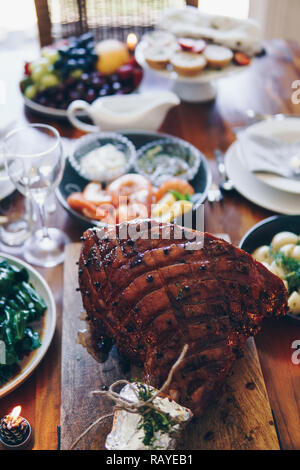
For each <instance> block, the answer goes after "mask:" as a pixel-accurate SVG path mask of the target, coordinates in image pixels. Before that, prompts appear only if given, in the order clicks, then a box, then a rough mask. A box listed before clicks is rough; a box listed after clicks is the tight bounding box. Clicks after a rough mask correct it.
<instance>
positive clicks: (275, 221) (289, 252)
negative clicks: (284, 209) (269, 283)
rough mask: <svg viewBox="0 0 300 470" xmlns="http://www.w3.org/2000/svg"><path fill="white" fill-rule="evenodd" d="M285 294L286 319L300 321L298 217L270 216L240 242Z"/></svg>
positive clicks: (299, 226) (299, 219)
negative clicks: (281, 286)
mask: <svg viewBox="0 0 300 470" xmlns="http://www.w3.org/2000/svg"><path fill="white" fill-rule="evenodd" d="M240 248H242V249H243V250H245V251H247V252H248V253H250V254H251V255H252V256H253V258H254V259H256V260H257V261H259V262H260V263H262V264H263V265H264V266H265V267H266V268H267V269H269V270H270V271H271V272H272V273H273V274H275V275H276V276H278V277H280V278H281V279H282V281H283V283H284V284H285V287H286V289H287V291H288V294H289V295H288V306H289V311H288V317H290V318H293V319H296V320H297V321H299V320H300V215H278V216H273V217H269V218H268V219H265V220H263V221H262V222H259V223H258V224H256V225H255V226H254V227H252V228H251V229H250V230H249V231H248V232H247V233H246V235H245V236H244V237H243V239H242V240H241V242H240Z"/></svg>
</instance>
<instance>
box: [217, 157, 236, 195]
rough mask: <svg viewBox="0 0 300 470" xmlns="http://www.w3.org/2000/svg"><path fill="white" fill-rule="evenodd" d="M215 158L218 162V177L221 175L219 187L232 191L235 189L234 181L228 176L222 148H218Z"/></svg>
mask: <svg viewBox="0 0 300 470" xmlns="http://www.w3.org/2000/svg"><path fill="white" fill-rule="evenodd" d="M214 154H215V159H216V163H217V170H218V177H219V188H220V190H221V191H222V190H224V191H232V190H233V189H234V185H233V182H232V181H231V180H230V179H229V178H228V176H227V173H226V167H225V162H224V153H223V152H221V150H219V149H216V150H215V152H214Z"/></svg>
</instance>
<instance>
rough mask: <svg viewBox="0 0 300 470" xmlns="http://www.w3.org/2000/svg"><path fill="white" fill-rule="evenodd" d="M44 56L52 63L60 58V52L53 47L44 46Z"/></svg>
mask: <svg viewBox="0 0 300 470" xmlns="http://www.w3.org/2000/svg"><path fill="white" fill-rule="evenodd" d="M42 57H44V58H46V59H47V60H48V62H49V64H50V65H52V64H54V62H56V61H57V60H58V59H59V58H60V55H59V52H58V51H57V50H56V49H53V48H52V47H44V48H43V49H42Z"/></svg>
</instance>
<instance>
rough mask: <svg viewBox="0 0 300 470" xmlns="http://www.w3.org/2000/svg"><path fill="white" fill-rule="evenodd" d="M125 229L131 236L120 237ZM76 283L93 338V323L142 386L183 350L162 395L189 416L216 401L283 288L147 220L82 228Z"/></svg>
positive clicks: (234, 253)
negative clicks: (136, 368) (137, 369)
mask: <svg viewBox="0 0 300 470" xmlns="http://www.w3.org/2000/svg"><path fill="white" fill-rule="evenodd" d="M130 228H134V229H135V230H134V233H135V234H136V235H137V236H135V237H132V238H129V237H126V236H125V237H124V229H126V230H128V229H130ZM121 233H122V236H121ZM192 236H195V237H196V238H195V240H194V241H191V238H192ZM79 286H80V290H81V293H82V299H83V304H84V307H85V309H86V312H87V315H88V317H89V319H90V321H91V323H92V324H93V325H94V327H95V329H96V330H95V331H99V325H100V329H101V331H102V332H103V333H105V334H106V335H108V337H110V338H113V339H114V340H115V341H116V344H117V347H118V350H119V352H120V353H121V354H122V355H124V356H126V357H128V358H130V359H131V360H132V361H134V362H136V363H139V364H140V363H143V365H144V371H145V380H148V381H149V382H150V384H151V385H153V386H155V387H159V386H161V385H162V383H163V382H164V381H165V380H166V378H167V374H168V372H169V370H170V368H171V366H172V364H173V363H174V362H175V361H176V360H177V358H178V356H179V354H180V352H181V350H182V348H183V346H184V344H188V345H189V349H188V352H187V355H186V357H185V359H184V361H183V363H182V364H181V365H180V367H179V368H178V369H177V371H176V373H175V375H174V377H173V380H172V383H171V385H170V389H169V393H170V395H171V396H172V398H173V399H174V400H176V401H177V402H178V403H180V404H182V405H184V406H186V407H188V408H190V409H191V410H192V411H193V412H194V413H195V414H196V415H200V414H202V413H203V412H204V410H205V409H206V407H207V406H208V405H209V403H210V402H212V401H214V400H215V399H216V398H217V396H218V394H219V393H220V391H221V390H222V386H223V384H224V381H225V378H226V376H227V375H228V374H229V373H230V371H231V369H232V366H233V363H234V361H235V359H236V358H237V357H239V356H240V355H242V352H243V348H244V345H245V342H246V340H247V338H248V337H249V336H252V335H255V334H256V333H257V332H258V331H259V329H260V325H261V322H262V320H263V318H264V317H279V316H282V315H284V314H285V313H286V311H287V291H286V289H285V287H284V284H283V282H282V281H281V280H280V279H279V278H278V277H277V276H275V275H273V274H272V273H271V272H270V271H268V270H267V269H266V268H265V267H264V266H263V265H262V264H260V263H258V262H256V261H255V260H254V259H253V258H252V257H251V256H250V255H249V254H247V253H245V252H244V251H242V250H240V249H238V248H236V247H234V246H233V245H231V244H230V243H227V242H225V241H224V240H221V239H218V238H215V237H214V236H212V235H210V234H208V233H205V234H202V233H201V232H193V231H191V230H188V231H187V229H183V228H182V227H179V226H177V225H173V224H158V223H156V224H155V223H152V224H151V222H150V221H145V222H143V223H142V222H134V223H133V224H128V223H126V224H123V225H122V226H118V227H114V228H111V229H107V230H106V231H105V234H104V233H103V231H99V230H97V229H89V230H87V231H86V232H85V234H84V236H83V246H82V250H81V255H80V260H79Z"/></svg>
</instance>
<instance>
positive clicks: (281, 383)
mask: <svg viewBox="0 0 300 470" xmlns="http://www.w3.org/2000/svg"><path fill="white" fill-rule="evenodd" d="M22 48H23V49H22ZM265 49H266V54H265V55H263V56H261V57H258V58H256V59H255V60H254V61H253V64H252V65H251V66H250V67H249V68H247V69H241V72H240V73H239V74H236V75H233V76H229V77H227V78H223V79H221V80H220V81H219V82H218V93H217V98H216V100H214V101H211V102H207V103H187V102H182V103H181V104H180V105H179V106H177V107H175V108H173V109H171V111H170V112H169V113H168V115H167V117H166V119H165V121H164V122H163V124H162V126H161V128H160V129H159V130H160V131H162V132H165V133H168V134H171V135H174V136H178V137H181V138H183V139H185V140H186V141H188V142H190V143H191V144H193V145H195V146H196V147H197V148H198V149H200V150H201V151H202V152H203V153H204V155H205V156H206V158H207V159H208V162H209V165H210V168H211V170H212V173H213V175H214V178H215V179H216V176H217V173H216V170H217V167H216V162H215V159H214V150H215V149H221V150H222V151H226V150H227V149H228V147H229V146H230V145H231V144H232V142H233V141H234V140H235V139H236V135H235V131H236V128H238V127H244V126H247V125H249V124H250V121H249V119H248V118H247V116H246V112H245V111H246V110H247V109H248V108H252V109H255V110H256V111H259V112H263V113H271V114H275V113H286V114H295V115H299V117H300V104H293V102H292V100H291V96H292V92H293V91H294V90H293V89H292V82H293V81H294V80H297V79H299V78H300V47H299V46H298V45H297V44H296V43H294V42H287V41H284V40H272V41H268V42H266V43H265ZM22 51H23V52H22ZM28 51H30V47H29V46H28V45H26V47H23V46H22V45H21V44H19V45H18V47H17V48H16V50H14V49H12V50H10V51H9V54H8V53H7V50H5V48H4V47H3V46H2V47H1V48H0V58H1V54H4V56H5V57H6V61H5V72H2V76H1V77H0V78H1V79H3V80H4V81H5V80H6V81H7V82H8V81H9V85H10V87H12V86H14V87H15V95H14V100H13V105H14V106H15V107H16V115H17V117H18V121H19V122H20V121H21V122H23V123H24V122H43V123H47V124H50V125H52V126H54V127H56V128H57V129H58V130H59V132H60V134H61V136H62V139H63V143H64V149H65V152H66V155H67V154H68V152H69V151H70V149H71V145H72V144H73V143H74V139H77V138H78V137H80V136H81V135H82V132H80V131H78V130H76V129H74V128H73V127H72V126H71V125H70V124H69V123H68V122H66V121H58V120H54V119H51V118H47V117H44V116H41V115H37V114H34V113H32V112H30V111H29V110H28V109H25V107H24V104H23V101H22V97H21V94H20V92H19V89H18V82H19V80H20V73H21V72H20V71H21V70H22V65H23V62H24V61H25V60H26V58H27V57H28ZM37 52H38V48H37V44H34V47H33V51H32V55H31V57H29V58H33V56H34V54H36V53H37ZM26 54H27V56H26ZM2 64H3V60H2ZM3 75H4V76H3ZM170 86H171V84H170V83H169V82H167V81H165V80H162V79H160V78H157V77H155V75H153V74H148V73H146V74H145V77H144V80H143V82H142V85H141V89H142V90H148V89H162V88H169V87H170ZM9 105H10V103H7V106H9ZM299 123H300V121H299ZM244 184H245V185H247V181H246V180H245V182H244ZM299 214H300V207H299ZM271 215H273V213H272V212H269V211H267V210H265V209H262V208H261V207H259V206H257V205H254V204H252V203H251V202H249V201H248V200H246V199H244V198H243V197H242V196H241V195H240V194H238V193H237V192H235V191H232V192H228V193H225V194H224V200H223V201H222V202H215V203H209V202H207V201H206V202H205V230H206V231H208V232H211V233H227V234H228V235H229V236H230V238H231V241H232V243H234V244H235V245H238V244H239V241H240V240H241V238H242V236H243V235H244V234H245V233H246V232H247V230H249V229H250V228H251V227H252V226H253V225H254V224H256V223H257V222H259V221H261V220H263V219H265V218H267V217H269V216H271ZM48 225H49V226H53V227H54V226H55V227H58V228H60V229H62V230H63V231H64V232H65V233H67V234H68V235H69V237H70V239H71V240H72V241H73V242H78V241H79V239H80V236H81V234H82V231H83V228H82V226H81V225H80V224H79V223H78V220H76V219H74V218H72V217H71V216H70V215H69V214H68V213H67V212H66V211H65V210H64V209H63V208H62V207H60V205H59V204H58V203H57V207H56V211H55V212H54V213H53V214H52V215H50V216H49V219H48ZM1 250H4V251H5V247H4V246H1ZM18 256H20V257H22V250H20V252H19V253H18ZM63 268H64V266H63V264H61V265H59V266H57V267H54V268H48V269H40V268H38V270H39V271H40V272H41V274H42V275H43V276H44V278H45V279H46V281H47V282H48V283H49V286H50V288H51V290H52V293H53V295H54V298H55V301H56V306H57V327H56V331H55V335H54V339H53V341H52V344H51V346H50V348H49V350H48V352H47V354H46V356H45V358H44V359H43V361H42V362H41V364H40V365H39V366H38V367H37V369H36V370H35V372H34V373H33V374H32V375H31V376H30V378H29V379H28V380H27V381H26V382H25V383H23V384H22V385H21V386H20V387H19V388H18V389H16V390H15V391H13V392H12V393H10V394H9V395H7V396H6V397H4V398H2V399H1V400H0V417H2V416H4V415H5V414H7V413H8V412H9V411H10V410H11V409H12V408H13V406H15V405H16V404H20V405H22V415H23V416H25V417H26V418H27V419H28V420H29V421H30V423H31V425H32V427H33V429H34V445H33V449H39V450H40V449H56V448H57V445H58V438H57V429H58V426H59V424H60V406H61V338H62V298H63V289H64V285H63ZM74 269H75V266H74ZM74 287H75V286H74ZM295 340H300V321H299V322H298V323H297V322H296V321H291V320H290V319H288V318H285V319H282V320H278V321H272V320H269V321H265V323H264V324H263V327H262V330H261V332H260V333H259V334H258V335H257V337H256V338H255V343H256V346H257V350H258V354H259V359H260V363H261V368H262V372H263V376H264V379H265V383H266V388H267V392H268V396H269V400H270V404H271V408H272V412H273V417H274V423H275V426H276V430H277V433H278V438H279V443H280V446H281V448H282V449H300V365H295V364H293V362H292V353H293V349H292V348H291V346H292V343H293V341H295Z"/></svg>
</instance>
